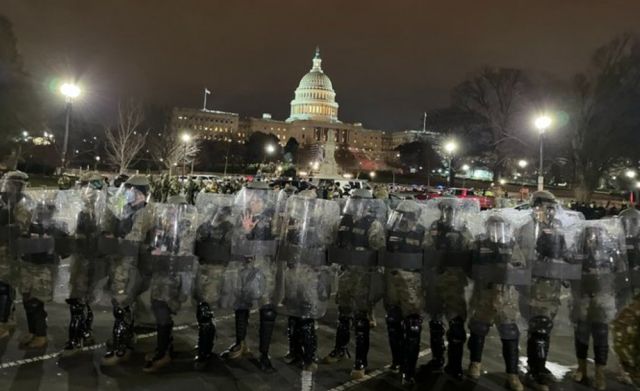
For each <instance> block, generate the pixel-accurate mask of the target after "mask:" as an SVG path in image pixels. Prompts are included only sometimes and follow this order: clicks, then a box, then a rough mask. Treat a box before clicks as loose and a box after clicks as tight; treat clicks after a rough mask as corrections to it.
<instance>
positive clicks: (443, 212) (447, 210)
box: [439, 204, 456, 228]
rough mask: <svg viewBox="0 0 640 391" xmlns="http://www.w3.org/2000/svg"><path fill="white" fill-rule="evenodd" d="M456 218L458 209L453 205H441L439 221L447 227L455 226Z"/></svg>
mask: <svg viewBox="0 0 640 391" xmlns="http://www.w3.org/2000/svg"><path fill="white" fill-rule="evenodd" d="M455 218H456V210H455V208H454V207H453V205H448V204H443V205H440V220H439V223H440V224H441V225H443V226H445V227H447V228H453V226H454V222H455Z"/></svg>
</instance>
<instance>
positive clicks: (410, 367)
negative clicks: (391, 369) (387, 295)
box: [402, 314, 422, 384]
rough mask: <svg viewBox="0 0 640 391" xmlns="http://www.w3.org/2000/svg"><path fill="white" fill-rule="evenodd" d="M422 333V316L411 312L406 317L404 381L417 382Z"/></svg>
mask: <svg viewBox="0 0 640 391" xmlns="http://www.w3.org/2000/svg"><path fill="white" fill-rule="evenodd" d="M421 333H422V316H420V315H419V314H411V315H409V316H407V317H406V318H405V319H404V334H405V339H404V353H403V355H404V362H403V363H402V382H403V383H404V384H413V383H415V376H416V364H417V363H418V355H419V354H420V334H421Z"/></svg>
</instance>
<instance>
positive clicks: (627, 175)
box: [624, 170, 637, 179]
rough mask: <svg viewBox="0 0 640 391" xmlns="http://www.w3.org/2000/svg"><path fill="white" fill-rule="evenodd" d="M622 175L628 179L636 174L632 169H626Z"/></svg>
mask: <svg viewBox="0 0 640 391" xmlns="http://www.w3.org/2000/svg"><path fill="white" fill-rule="evenodd" d="M624 175H625V176H626V177H627V178H629V179H633V178H635V177H636V175H637V174H636V172H635V171H633V170H627V172H625V173H624Z"/></svg>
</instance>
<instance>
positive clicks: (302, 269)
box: [278, 196, 340, 319]
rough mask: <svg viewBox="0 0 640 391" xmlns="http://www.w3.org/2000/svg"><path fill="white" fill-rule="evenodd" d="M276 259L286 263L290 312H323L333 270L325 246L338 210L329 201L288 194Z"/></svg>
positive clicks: (286, 301) (314, 315)
mask: <svg viewBox="0 0 640 391" xmlns="http://www.w3.org/2000/svg"><path fill="white" fill-rule="evenodd" d="M285 215H286V221H285V222H284V226H283V227H282V230H281V231H282V234H281V245H280V249H279V252H278V259H279V260H280V261H281V262H282V263H283V264H286V265H287V267H286V269H285V272H284V275H285V277H284V287H285V288H284V291H285V294H284V302H283V304H284V306H285V308H286V311H287V312H288V314H289V315H290V316H297V317H303V318H313V319H318V318H321V317H323V316H324V314H325V313H326V310H327V305H328V303H329V298H330V295H331V285H332V282H333V278H334V276H333V274H332V273H331V271H330V268H329V264H328V262H327V250H328V248H329V246H330V245H331V244H332V243H333V242H334V239H335V234H336V232H337V226H338V220H339V216H340V210H339V208H338V204H336V203H335V202H333V201H328V200H323V199H315V198H306V197H301V196H292V197H290V198H289V200H288V201H287V206H286V213H285Z"/></svg>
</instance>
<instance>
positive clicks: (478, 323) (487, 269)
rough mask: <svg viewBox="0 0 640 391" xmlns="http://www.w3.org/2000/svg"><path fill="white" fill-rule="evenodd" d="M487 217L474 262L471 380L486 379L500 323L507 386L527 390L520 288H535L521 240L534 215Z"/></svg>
mask: <svg viewBox="0 0 640 391" xmlns="http://www.w3.org/2000/svg"><path fill="white" fill-rule="evenodd" d="M483 213H484V214H485V215H488V217H487V219H486V221H485V223H484V226H485V232H484V233H483V234H482V235H480V236H479V237H478V238H477V241H476V246H475V251H474V257H473V262H472V276H473V281H474V286H473V294H472V296H471V303H470V305H469V308H470V310H471V314H470V318H469V330H470V337H469V341H468V344H467V346H468V348H469V353H470V356H471V363H470V365H469V376H470V377H471V378H473V379H478V378H480V375H481V373H482V365H481V362H482V351H483V349H484V343H485V338H486V336H487V334H488V333H489V329H490V328H491V326H492V325H494V324H495V325H496V327H497V329H498V332H499V334H500V339H501V340H502V355H503V358H504V362H505V367H506V368H505V369H506V373H507V385H508V387H509V389H511V390H513V391H521V390H523V389H524V387H523V385H522V383H521V382H520V379H519V377H518V357H519V356H518V339H519V336H520V331H519V329H518V325H517V318H518V315H519V313H518V291H517V290H516V287H517V286H527V285H529V284H530V283H531V271H530V270H529V269H528V268H527V254H526V250H525V249H522V248H521V247H520V246H519V243H518V241H517V240H516V235H517V233H518V231H519V228H520V227H521V226H522V225H524V223H526V220H525V219H527V218H530V216H529V214H528V213H527V212H519V211H513V212H512V213H509V212H506V211H504V210H503V211H501V212H488V213H487V212H483ZM523 214H524V216H523Z"/></svg>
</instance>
